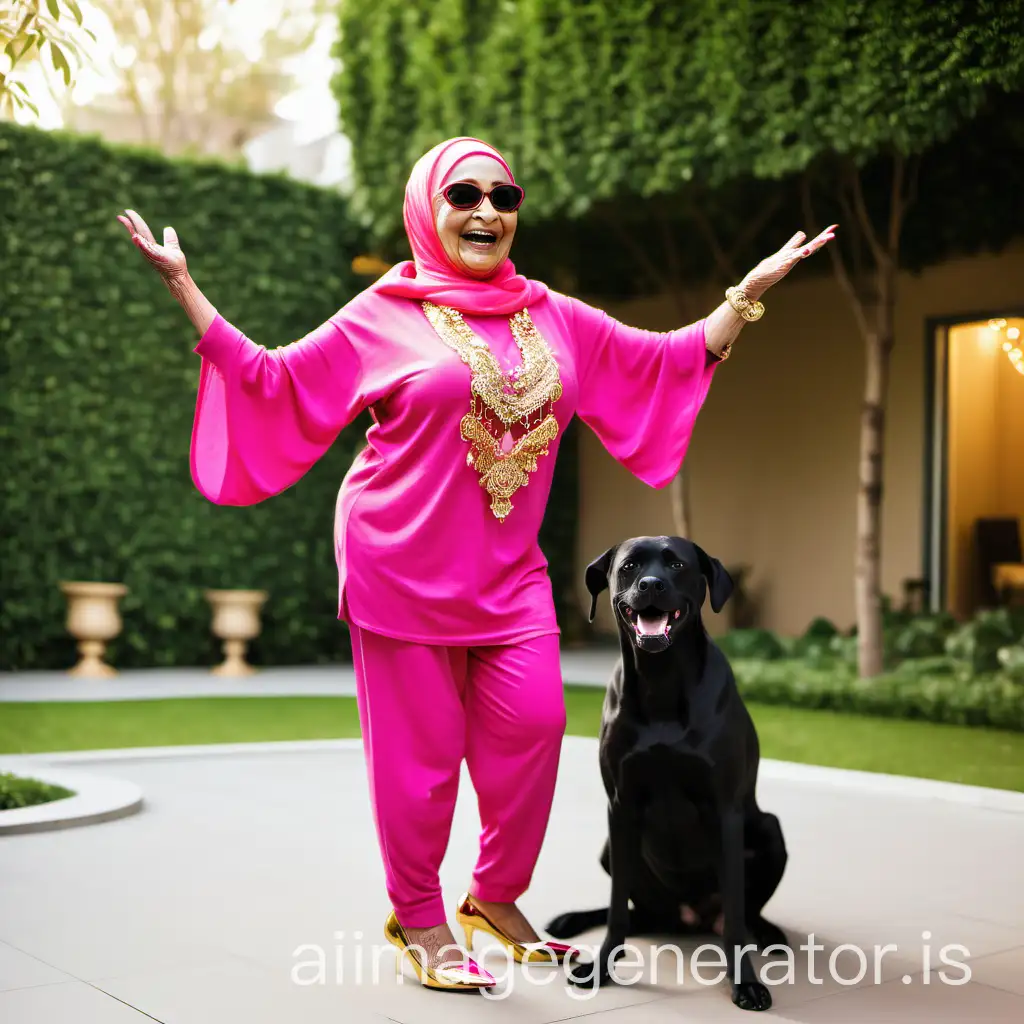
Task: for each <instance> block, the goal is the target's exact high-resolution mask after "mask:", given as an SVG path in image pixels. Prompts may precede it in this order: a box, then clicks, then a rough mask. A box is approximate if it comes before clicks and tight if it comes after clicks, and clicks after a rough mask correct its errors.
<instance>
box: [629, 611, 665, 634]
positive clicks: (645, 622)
mask: <svg viewBox="0 0 1024 1024" xmlns="http://www.w3.org/2000/svg"><path fill="white" fill-rule="evenodd" d="M667 628H668V612H658V613H657V614H655V615H652V614H650V613H647V614H640V615H638V616H637V618H636V631H637V632H638V633H639V634H640V635H641V636H660V635H661V634H662V633H664V632H665V630H666V629H667Z"/></svg>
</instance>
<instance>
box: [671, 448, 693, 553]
mask: <svg viewBox="0 0 1024 1024" xmlns="http://www.w3.org/2000/svg"><path fill="white" fill-rule="evenodd" d="M669 493H670V494H671V496H672V523H673V526H674V528H675V532H676V536H677V537H685V538H687V540H691V539H692V538H693V534H692V533H691V528H692V527H691V524H692V523H693V519H692V518H691V516H690V474H689V472H688V471H687V469H686V466H685V465H684V466H682V467H680V470H679V472H678V473H677V474H676V475H675V478H674V479H673V481H672V483H671V484H670V485H669Z"/></svg>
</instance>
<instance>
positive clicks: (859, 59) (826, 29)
mask: <svg viewBox="0 0 1024 1024" xmlns="http://www.w3.org/2000/svg"><path fill="white" fill-rule="evenodd" d="M722 36H723V42H724V44H725V48H726V49H727V50H728V51H730V52H732V53H733V55H734V59H733V61H731V62H730V65H729V67H730V70H731V80H728V81H727V87H726V88H725V89H724V94H725V95H726V96H727V97H728V99H727V100H726V102H725V104H724V106H725V108H726V109H729V110H730V112H731V123H732V124H733V126H734V129H735V130H734V132H732V133H731V135H730V137H729V144H728V146H726V147H723V149H722V150H721V152H720V160H721V170H720V172H719V173H724V174H726V175H728V174H729V173H737V174H739V173H753V174H756V175H758V176H762V177H765V178H782V177H784V176H787V175H794V174H796V175H799V176H800V179H801V194H802V202H803V207H804V211H805V215H806V218H807V221H808V225H809V229H810V230H814V228H815V225H816V224H818V225H821V224H823V223H825V218H823V217H821V216H819V213H820V210H821V207H822V206H823V205H825V204H827V205H828V206H829V212H828V217H829V218H830V219H831V218H832V217H833V216H834V217H835V219H836V220H838V221H839V222H840V231H839V236H838V240H840V241H841V243H842V244H841V245H838V246H830V247H829V253H830V256H831V259H832V262H833V267H834V271H835V276H836V279H837V281H838V283H839V284H840V286H841V288H842V291H843V293H844V295H845V296H846V299H847V300H848V303H849V307H850V309H851V310H852V312H853V316H854V319H855V321H856V324H857V328H858V331H859V333H860V335H861V337H862V338H863V340H864V353H865V374H864V391H863V400H862V405H861V423H860V458H859V472H858V488H857V543H856V556H855V567H856V571H855V603H856V615H857V626H858V668H859V674H860V676H861V677H862V678H868V677H872V676H875V675H877V674H879V673H880V672H881V671H882V668H883V644H882V587H881V515H882V482H883V474H884V466H885V423H886V401H887V394H888V385H889V366H890V356H891V353H892V349H893V344H894V342H895V320H894V314H895V307H896V298H897V279H898V274H899V270H900V267H901V240H902V238H903V233H904V227H905V224H906V220H907V215H908V212H909V211H911V210H912V208H913V205H914V203H915V200H916V197H917V186H918V178H919V175H920V173H921V168H922V164H924V165H925V166H926V165H927V161H928V159H929V157H928V154H929V152H931V151H933V150H934V147H936V146H937V145H939V144H940V143H943V142H946V141H948V140H949V139H950V138H951V137H952V136H953V135H954V133H956V132H957V131H958V130H959V129H961V128H962V127H963V126H964V125H965V124H967V123H968V122H969V121H971V120H972V119H973V118H975V117H976V116H978V114H979V113H980V112H981V111H982V110H983V109H984V107H985V105H986V103H987V102H988V101H989V100H990V98H991V96H992V94H993V92H998V91H1000V90H1005V91H1010V90H1020V89H1022V88H1024V3H1022V2H1021V0H902V2H901V3H892V2H891V0H830V2H829V3H823V4H820V5H814V7H813V11H812V10H809V8H808V6H807V5H799V4H797V5H794V4H769V3H753V2H749V0H748V3H747V4H746V5H744V9H743V19H742V24H741V23H740V22H738V21H737V22H733V23H728V24H726V25H725V26H724V28H723V29H722ZM1021 102H1024V96H1022V97H1021ZM879 200H880V201H879ZM837 211H838V213H837Z"/></svg>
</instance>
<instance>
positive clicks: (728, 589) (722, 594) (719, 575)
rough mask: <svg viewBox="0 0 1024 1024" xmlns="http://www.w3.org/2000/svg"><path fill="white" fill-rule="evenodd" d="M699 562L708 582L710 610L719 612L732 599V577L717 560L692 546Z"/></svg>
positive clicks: (701, 549)
mask: <svg viewBox="0 0 1024 1024" xmlns="http://www.w3.org/2000/svg"><path fill="white" fill-rule="evenodd" d="M693 546H694V548H695V549H696V551H697V560H698V561H699V562H700V571H701V574H702V575H703V577H704V579H706V580H707V582H708V595H709V597H710V598H711V610H712V611H714V612H720V611H721V610H722V606H723V605H724V604H725V602H726V601H728V600H729V598H730V597H732V589H733V582H732V577H731V576H730V575H729V574H728V573H727V572H726V571H725V567H724V566H723V565H722V563H721V562H720V561H719V560H718V559H717V558H712V557H711V556H710V555H709V554H707V552H705V551H704V549H703V548H701V547H699V546H698V545H697V544H694V545H693Z"/></svg>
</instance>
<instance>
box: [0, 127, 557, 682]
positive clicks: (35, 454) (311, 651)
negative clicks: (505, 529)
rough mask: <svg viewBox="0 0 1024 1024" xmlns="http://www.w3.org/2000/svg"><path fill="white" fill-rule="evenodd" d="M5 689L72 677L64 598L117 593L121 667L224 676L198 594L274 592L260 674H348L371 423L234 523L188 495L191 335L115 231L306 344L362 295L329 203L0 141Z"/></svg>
mask: <svg viewBox="0 0 1024 1024" xmlns="http://www.w3.org/2000/svg"><path fill="white" fill-rule="evenodd" d="M0 167H2V168H3V173H2V174H0V238H2V239H3V244H2V245H0V281H3V301H2V304H0V344H2V349H0V361H2V365H3V367H4V370H5V379H4V388H3V389H2V391H0V448H2V450H3V454H4V474H3V479H2V481H0V489H2V506H3V513H2V519H0V564H2V565H3V573H2V579H0V636H2V638H3V639H2V642H0V670H24V669H55V668H63V667H66V666H68V665H71V664H73V663H74V661H75V651H74V641H73V640H72V639H71V637H69V636H68V635H67V633H66V631H65V627H64V621H65V616H66V606H65V603H64V598H63V596H62V595H61V593H60V591H59V589H58V583H59V581H60V580H104V581H115V582H121V583H124V584H126V585H127V586H128V588H129V593H128V595H127V596H126V597H125V598H124V600H123V601H122V602H121V611H122V617H123V621H124V629H123V632H122V633H121V635H120V636H119V637H118V638H117V640H115V641H114V642H113V643H112V644H111V648H110V658H111V660H112V661H113V662H114V663H115V664H117V665H118V666H119V667H122V668H131V667H151V666H169V665H201V664H212V663H213V662H214V661H216V660H219V657H220V652H219V649H218V645H217V643H216V641H215V640H214V639H213V637H212V636H211V635H210V609H209V607H208V606H207V604H206V602H205V601H204V599H203V596H202V593H203V590H204V589H205V588H207V587H213V588H221V587H226V588H230V587H242V588H250V587H251V588H258V589H266V590H268V591H269V593H270V599H269V601H268V602H267V604H266V606H265V609H264V628H263V631H262V633H261V635H260V636H259V637H258V638H257V639H256V640H255V641H254V642H253V643H252V645H251V647H250V654H251V659H252V661H253V662H254V663H256V664H292V665H294V664H316V663H325V662H337V661H341V660H345V659H346V658H347V657H348V656H349V645H348V642H347V635H346V633H345V631H344V629H343V628H342V627H341V626H340V624H339V622H338V620H337V590H338V577H337V569H336V567H335V555H334V538H333V535H332V534H333V521H334V505H335V499H336V496H337V491H338V486H339V484H340V481H341V478H342V477H343V475H344V474H345V473H346V471H347V470H348V468H349V466H350V465H351V461H352V458H353V456H354V454H355V452H356V450H357V449H358V448H361V447H362V445H363V437H362V435H363V433H364V431H365V428H366V426H368V425H369V419H368V417H364V418H363V419H362V420H360V421H359V422H357V423H356V424H353V425H352V426H351V427H349V428H348V429H346V430H345V431H343V432H342V434H341V435H340V436H339V438H338V439H337V440H336V442H335V444H334V445H333V447H332V448H331V450H330V451H329V452H328V453H327V454H326V455H325V456H324V458H322V459H321V460H320V461H319V462H318V463H317V464H316V465H315V466H314V467H313V468H312V469H311V470H310V471H309V473H307V474H306V476H305V477H303V479H301V480H300V481H298V482H297V483H296V484H295V485H294V486H292V487H291V488H289V489H288V490H287V491H286V492H284V493H283V494H279V495H277V496H275V497H274V498H272V499H271V500H269V501H266V502H261V503H260V504H258V505H254V506H250V507H245V508H233V507H226V506H217V505H213V504H211V503H210V502H208V501H207V500H206V499H205V498H203V496H202V495H201V494H199V492H198V491H197V490H196V489H195V487H194V486H193V484H192V480H191V477H190V474H189V439H190V436H191V430H192V420H193V415H194V411H195V399H196V389H197V385H198V377H199V358H198V356H196V355H195V354H194V353H193V351H192V350H193V348H194V346H195V344H196V342H197V340H198V339H197V338H196V337H195V331H194V329H193V327H192V325H191V324H190V323H189V321H188V319H187V317H186V316H185V315H184V313H183V312H182V311H181V310H180V309H179V308H178V307H177V305H176V304H175V302H174V301H173V299H171V298H170V296H169V295H168V294H167V290H166V288H165V287H164V285H163V284H162V283H161V281H160V279H159V277H158V275H157V274H155V273H154V272H153V271H152V270H151V269H150V268H149V266H148V265H147V264H146V262H145V260H143V259H142V258H141V257H140V255H139V253H138V251H137V250H136V249H135V248H134V247H133V246H132V245H131V244H130V242H129V240H128V237H127V235H126V234H125V231H124V228H123V227H122V226H121V225H120V224H119V223H118V222H117V221H116V219H115V216H116V214H117V212H118V211H119V210H120V209H122V208H123V207H126V206H127V207H131V208H133V209H136V210H138V211H139V212H140V213H141V214H142V215H143V216H144V217H146V218H147V221H148V222H149V224H150V226H151V227H152V228H153V229H154V231H155V232H156V234H157V235H158V237H159V236H160V234H161V229H162V227H163V225H165V224H173V225H174V227H175V228H176V229H177V231H178V235H179V237H180V238H181V243H182V247H183V248H184V250H185V252H186V254H187V255H188V258H189V266H190V268H191V270H192V272H193V273H194V274H195V276H196V279H197V281H198V282H199V283H200V285H201V286H202V288H203V290H204V291H205V292H206V294H207V295H208V296H209V298H210V300H211V301H212V302H213V303H214V304H215V305H216V306H217V308H218V309H219V310H220V312H222V313H223V314H224V316H225V317H226V318H227V319H228V320H229V321H231V322H232V323H234V324H236V325H237V326H238V327H239V328H240V329H242V330H244V331H245V332H246V334H248V335H249V336H250V337H252V338H253V339H254V340H255V341H257V342H260V343H262V344H265V345H267V346H268V347H275V346H277V345H280V344H285V343H287V342H289V341H292V340H294V339H296V338H298V337H301V336H302V335H304V334H306V333H307V332H309V331H310V330H311V329H313V328H314V327H316V326H317V325H318V324H320V323H322V322H323V321H324V320H326V319H327V317H329V316H330V315H331V314H332V313H334V312H336V311H337V310H338V309H339V308H340V307H341V306H343V305H344V304H345V303H346V302H347V301H348V300H349V299H350V298H352V297H353V296H354V295H355V294H356V293H357V292H358V291H359V290H360V289H361V288H362V287H363V285H364V283H365V282H364V281H363V280H362V279H358V278H356V277H355V276H354V275H353V273H352V271H351V261H352V258H353V257H354V256H356V255H357V254H358V253H359V252H360V251H361V250H362V249H363V246H364V238H363V233H362V229H361V228H358V227H357V226H355V222H354V219H353V217H352V215H351V214H350V210H349V208H348V205H347V203H346V200H345V199H344V198H343V197H342V196H340V195H338V194H337V193H335V192H332V191H328V190H325V189H320V188H315V187H313V186H310V185H305V184H302V183H299V182H295V181H291V180H288V179H287V178H285V177H283V176H276V175H274V176H270V175H268V176H256V175H252V174H249V173H247V172H245V171H243V170H240V169H238V168H233V167H228V166H225V165H222V164H216V163H199V162H190V161H171V160H167V159H165V158H163V157H162V156H159V155H156V154H154V153H148V152H142V151H138V150H131V149H126V148H116V147H112V146H107V145H104V144H102V143H100V142H98V141H95V140H93V139H87V138H81V137H74V136H67V135H64V134H61V133H56V132H42V131H38V130H35V129H29V128H23V127H19V126H17V125H12V124H3V123H0ZM574 437H575V435H574V434H573V435H572V436H567V437H566V438H564V439H563V448H562V449H561V457H560V458H559V459H558V461H557V463H556V466H555V485H554V489H553V495H552V501H551V504H550V506H549V515H548V517H547V518H546V519H545V523H544V528H543V531H542V534H541V546H542V548H543V549H544V551H545V554H546V555H547V556H548V560H549V563H550V570H549V571H550V574H551V577H552V583H553V587H554V596H555V603H556V609H557V611H558V613H559V617H560V619H561V620H562V624H563V626H564V625H565V621H564V619H565V612H566V609H567V607H568V605H567V602H569V601H574V600H575V596H574V593H573V586H572V583H573V575H572V574H573V552H574V551H575V548H576V544H575V537H574V531H575V526H576V515H575V511H576V508H577V502H576V495H575V490H574V488H575V479H576V464H575V453H574V449H573V444H574Z"/></svg>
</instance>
